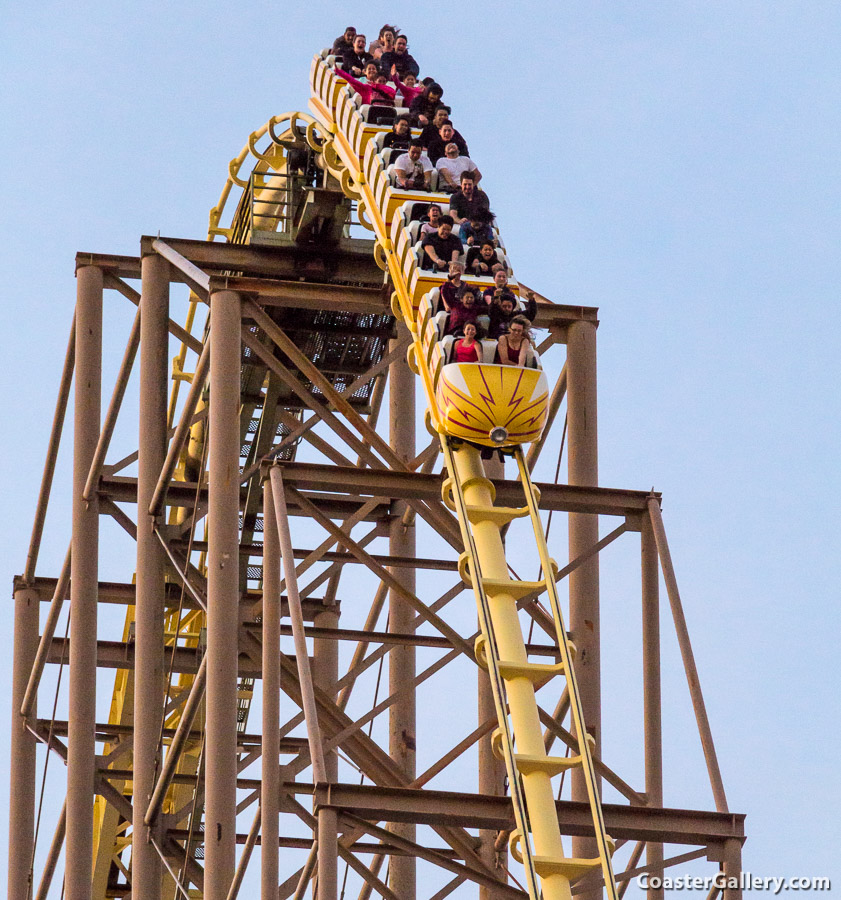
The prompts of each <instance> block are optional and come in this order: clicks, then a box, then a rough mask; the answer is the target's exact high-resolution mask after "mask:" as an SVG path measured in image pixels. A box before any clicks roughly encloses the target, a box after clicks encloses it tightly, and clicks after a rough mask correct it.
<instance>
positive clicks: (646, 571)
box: [640, 516, 664, 900]
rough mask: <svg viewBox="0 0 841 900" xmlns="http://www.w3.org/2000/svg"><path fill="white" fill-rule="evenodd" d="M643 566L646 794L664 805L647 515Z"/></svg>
mask: <svg viewBox="0 0 841 900" xmlns="http://www.w3.org/2000/svg"><path fill="white" fill-rule="evenodd" d="M640 558H641V569H642V691H643V725H644V728H643V741H644V745H645V746H644V753H645V795H646V798H647V799H648V805H649V806H655V807H656V806H662V805H663V737H662V721H661V720H662V714H661V710H662V705H661V699H660V567H659V562H658V558H657V542H656V540H655V538H654V528H653V526H652V523H651V519H650V517H648V516H646V517H644V518H643V521H642V532H641V533H640ZM645 862H646V865H648V866H651V867H652V869H653V871H654V872H655V873H657V871H658V867H659V866H662V865H663V845H662V844H658V843H656V842H652V843H648V844H646V847H645ZM647 895H648V900H663V897H664V889H663V887H662V886H661V887H658V888H655V887H651V886H649V888H648V890H647Z"/></svg>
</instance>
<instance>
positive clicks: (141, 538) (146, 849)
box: [131, 254, 169, 900]
mask: <svg viewBox="0 0 841 900" xmlns="http://www.w3.org/2000/svg"><path fill="white" fill-rule="evenodd" d="M141 277H142V287H141V293H140V314H141V315H140V429H139V443H138V460H137V465H138V479H137V604H136V607H135V665H134V747H133V750H134V763H133V768H134V791H133V802H132V806H133V816H132V828H133V832H134V839H133V841H132V854H131V876H132V891H133V893H135V894H137V895H138V896H140V897H143V898H144V900H146V898H148V900H157V898H159V897H160V896H161V884H162V875H163V867H162V865H161V860H160V857H159V856H158V853H157V851H156V850H155V847H154V846H153V844H152V843H151V841H150V837H151V836H156V837H157V836H158V832H159V831H160V829H159V827H158V826H156V825H152V826H151V827H150V826H148V825H146V823H145V822H144V818H145V816H146V810H147V808H148V806H149V800H150V799H151V796H152V790H153V788H154V785H155V774H156V765H155V763H156V758H157V755H158V752H159V748H158V736H159V734H160V728H161V715H162V710H163V698H164V694H163V691H164V678H165V671H166V670H165V666H164V591H165V589H166V584H165V578H164V572H165V558H164V552H163V547H162V546H161V544H160V541H159V540H158V538H157V536H156V535H155V530H154V529H155V524H156V522H155V518H154V517H153V516H151V515H150V514H149V505H150V503H151V502H152V495H153V494H154V492H155V485H156V484H157V481H158V478H159V476H160V472H161V468H162V467H163V464H164V459H165V457H166V418H167V359H168V356H169V354H168V349H169V263H168V262H167V261H166V260H165V259H163V257H160V256H158V255H157V254H153V255H151V256H144V257H143V260H142V261H141Z"/></svg>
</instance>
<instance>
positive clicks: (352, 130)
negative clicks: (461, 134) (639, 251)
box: [310, 56, 619, 900]
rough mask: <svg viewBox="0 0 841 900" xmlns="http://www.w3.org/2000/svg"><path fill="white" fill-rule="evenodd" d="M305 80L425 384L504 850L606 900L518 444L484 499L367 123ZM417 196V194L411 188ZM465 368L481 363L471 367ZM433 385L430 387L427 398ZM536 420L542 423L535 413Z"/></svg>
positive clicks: (322, 80)
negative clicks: (542, 603)
mask: <svg viewBox="0 0 841 900" xmlns="http://www.w3.org/2000/svg"><path fill="white" fill-rule="evenodd" d="M312 88H313V98H312V99H311V101H310V107H311V109H312V111H313V112H314V114H315V115H316V117H317V118H318V119H320V120H321V122H322V124H323V126H324V129H325V131H327V132H328V133H330V134H332V135H333V139H332V141H328V142H327V143H326V144H325V147H324V149H323V158H324V161H325V164H326V165H327V166H328V167H329V168H330V169H331V170H332V172H333V174H335V175H336V176H337V177H338V178H339V179H340V180H341V183H342V186H343V188H344V190H345V192H346V193H348V194H349V195H356V196H357V197H358V200H357V202H358V206H359V209H360V218H362V214H363V213H364V214H366V215H367V216H368V218H369V220H370V223H371V226H372V228H373V230H374V232H375V233H376V236H377V249H376V252H375V253H376V256H377V257H378V261H379V262H380V264H381V265H383V263H384V264H385V266H387V269H388V273H389V275H390V277H391V281H392V283H393V285H394V288H395V293H394V296H393V298H392V309H393V311H394V312H395V314H396V315H398V314H399V315H400V316H401V317H402V319H403V321H404V322H405V324H406V325H407V326H408V328H409V330H410V332H411V334H412V337H413V344H412V347H411V348H410V358H409V361H410V365H411V366H412V368H413V370H414V371H415V372H416V373H417V374H419V375H420V377H421V380H422V382H423V385H424V389H425V391H426V396H427V403H428V409H429V416H428V420H427V421H428V425H429V426H430V430H435V431H437V432H438V433H439V434H440V437H441V445H442V448H443V452H444V459H445V462H446V467H447V470H448V473H449V478H448V479H447V480H446V481H445V483H444V502H445V503H446V504H447V505H448V506H449V507H450V508H451V509H452V510H453V511H454V512H455V513H456V514H457V516H458V520H459V525H460V529H461V534H462V539H463V542H464V546H465V548H466V549H465V552H464V553H463V554H462V556H461V558H460V561H459V571H460V572H461V575H462V578H463V579H464V580H465V582H466V583H468V584H471V585H472V587H473V591H474V593H475V596H476V602H477V606H478V610H479V619H480V622H481V630H482V634H481V636H480V637H479V638H478V639H477V644H476V658H477V662H479V663H480V665H483V666H484V667H485V668H487V670H488V673H489V675H490V681H491V685H492V689H493V696H494V704H495V707H496V712H497V717H498V720H499V726H498V728H497V729H496V731H495V732H494V735H493V747H494V753H495V754H496V755H497V756H499V757H500V758H502V759H504V760H505V765H506V769H507V772H508V779H509V783H510V785H511V795H512V800H513V804H514V811H515V817H516V822H517V829H516V830H515V831H514V832H512V834H511V838H510V849H511V853H512V855H513V856H514V858H515V859H517V860H518V861H520V862H522V863H523V865H524V867H525V872H526V879H527V883H528V891H529V896H530V898H531V900H540V898H541V897H544V898H545V900H569V898H570V897H571V896H572V892H571V887H570V885H571V884H572V883H573V882H574V881H575V880H576V879H577V878H580V877H582V876H583V875H586V874H588V873H590V872H592V871H593V870H594V869H597V868H600V869H601V872H602V875H603V878H604V883H605V887H606V890H607V895H608V897H609V898H610V900H618V896H619V895H618V892H617V888H616V882H615V880H614V876H613V870H612V866H611V855H612V853H613V850H614V842H613V841H612V839H611V838H610V837H609V836H608V835H607V833H606V831H605V826H604V820H603V817H602V810H601V801H600V798H599V790H598V782H597V779H596V774H595V769H594V767H593V759H592V755H591V750H592V748H591V740H592V739H591V738H590V736H589V735H588V734H587V730H586V724H585V722H584V714H583V709H582V705H581V699H580V696H579V692H578V685H577V682H576V679H575V670H574V666H573V656H574V647H573V645H572V644H571V642H570V641H569V640H568V638H567V634H566V629H565V627H564V620H563V615H562V611H561V605H560V600H559V597H558V590H557V585H556V583H555V571H556V570H557V565H556V563H555V562H554V560H552V559H551V558H550V557H549V551H548V548H547V546H546V538H545V535H544V532H543V525H542V522H541V520H540V515H539V512H538V498H537V496H536V493H537V492H536V488H535V487H534V486H533V484H532V482H531V478H530V475H529V470H528V466H527V465H526V462H525V458H524V456H523V452H522V448H521V446H519V444H514V445H509V450H510V451H511V452H513V453H514V456H515V458H516V460H517V465H518V468H519V476H520V481H521V484H522V486H523V490H524V493H525V506H523V507H522V508H519V509H517V508H511V507H500V506H494V491H493V484H492V483H491V482H490V481H489V480H488V479H487V478H486V477H485V474H484V467H483V465H482V462H481V459H480V454H479V449H478V448H477V447H476V446H474V445H472V444H471V443H465V442H464V441H463V440H461V439H460V438H458V437H453V435H452V429H451V428H450V427H449V421H448V419H447V410H446V409H445V408H443V405H442V404H441V394H440V385H441V383H442V372H441V370H442V369H443V367H444V360H441V359H440V358H439V357H440V354H436V352H435V351H436V347H435V343H436V341H435V336H434V334H431V327H432V326H431V323H430V320H429V316H428V315H424V314H423V312H422V298H423V296H424V294H426V293H427V291H428V290H430V289H432V287H433V284H431V283H429V282H428V281H427V280H425V278H424V276H423V275H422V274H421V272H420V270H418V268H417V265H416V262H415V260H414V258H413V255H412V254H411V253H409V252H407V249H406V248H407V247H408V238H407V236H406V233H405V231H406V229H405V222H404V219H403V217H402V216H401V215H400V214H399V213H398V211H397V202H399V201H397V199H396V198H395V196H394V194H393V192H392V191H391V189H390V187H389V185H388V181H387V177H386V175H385V172H384V170H383V167H382V163H381V161H380V159H379V157H378V156H377V154H376V146H375V144H374V141H373V140H372V139H371V138H372V136H373V135H372V131H373V130H372V129H370V127H369V126H366V123H364V121H363V120H362V117H361V116H360V114H359V112H358V111H357V110H356V108H355V106H354V103H353V101H352V100H351V98H350V96H349V95H348V93H347V92H346V90H345V89H344V82H343V81H342V79H341V78H339V77H338V76H337V75H336V74H335V73H334V72H333V71H332V70H331V69H330V68H328V66H327V65H326V64H325V62H324V60H323V59H322V58H321V57H318V56H316V57H315V59H314V60H313V64H312ZM366 138H367V139H366ZM427 196H428V195H427ZM418 199H419V200H421V199H423V195H421V196H420V197H419V198H418ZM437 357H438V358H437ZM474 367H475V368H482V367H478V366H475V364H474ZM465 368H466V367H465ZM486 368H489V369H490V368H492V369H498V370H500V371H499V375H500V379H502V378H503V377H505V376H508V377H511V376H513V375H515V374H516V373H518V372H522V370H518V369H517V368H516V367H503V366H489V367H486ZM436 388H439V392H438V393H437V394H436ZM526 399H527V400H528V399H531V398H530V397H526ZM536 418H537V420H538V421H539V422H540V423H541V426H542V421H543V420H542V419H541V418H540V414H539V412H538V413H537V414H536ZM540 430H542V428H541V429H539V430H538V432H537V434H536V435H535V437H534V438H533V439H537V437H539V433H540ZM457 433H458V432H457ZM486 434H487V433H486ZM483 437H485V440H484V441H483V443H486V444H488V443H490V441H489V440H488V439H487V437H486V436H483ZM525 516H528V517H529V518H530V519H531V523H532V527H533V531H534V539H535V543H536V546H537V550H538V553H539V556H540V562H541V566H542V572H543V580H542V581H540V582H526V581H514V580H512V579H511V578H510V576H509V574H508V566H507V563H506V561H505V546H504V542H503V531H502V529H503V528H504V527H505V526H506V525H508V523H510V522H511V521H512V520H513V519H516V518H520V517H525ZM544 591H545V592H546V593H547V594H548V596H549V601H550V605H551V609H552V615H553V618H554V623H555V632H556V637H557V641H558V647H559V649H560V655H561V661H560V663H557V664H554V665H546V664H536V663H531V662H529V660H528V656H527V653H526V648H525V642H524V639H523V634H522V630H521V627H520V622H519V618H518V614H517V601H518V600H520V599H522V598H525V597H527V596H530V595H532V596H533V595H535V594H540V593H542V592H544ZM560 675H563V676H564V677H565V679H566V686H567V689H568V691H569V697H570V708H571V712H572V716H573V722H574V725H575V729H576V735H577V736H578V754H577V755H576V756H571V757H555V756H547V755H546V752H545V749H544V743H543V737H542V732H541V728H540V721H539V718H538V709H537V700H536V697H535V690H536V685H542V684H544V683H546V681H548V680H549V679H550V678H553V677H555V676H560ZM582 736H584V739H583V740H582ZM573 767H581V769H582V770H583V773H584V778H585V781H586V785H587V793H588V797H589V803H590V809H591V813H592V819H593V825H594V829H595V834H596V841H597V845H598V849H599V855H598V857H595V858H593V859H576V858H572V857H568V856H566V855H565V853H564V848H563V843H562V840H561V834H560V829H559V826H558V819H557V814H556V812H555V806H554V793H553V789H552V777H553V776H554V775H557V774H560V773H561V772H563V771H565V770H567V769H571V768H573Z"/></svg>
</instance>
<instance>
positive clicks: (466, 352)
mask: <svg viewBox="0 0 841 900" xmlns="http://www.w3.org/2000/svg"><path fill="white" fill-rule="evenodd" d="M481 337H482V333H481V329H480V328H479V327H478V326H477V325H476V323H475V322H467V323H466V324H465V326H464V337H463V338H461V339H460V340H458V341H456V342H455V344H453V362H457V363H472V362H480V361H481V359H482V345H481V344H480V343H479V341H480V340H481Z"/></svg>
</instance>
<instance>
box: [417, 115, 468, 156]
mask: <svg viewBox="0 0 841 900" xmlns="http://www.w3.org/2000/svg"><path fill="white" fill-rule="evenodd" d="M421 137H423V134H422V133H421ZM447 144H455V145H456V146H457V147H458V152H459V154H460V155H461V156H470V152H469V151H468V149H467V141H465V139H464V138H463V137H462V136H461V135H460V134H459V133H458V132H457V131H456V130H455V128H453V123H452V122H451V121H450V120H449V119H444V121H443V122H442V123H441V126H440V128H439V129H438V137H436V138H432V140H431V141H430V142H429V146H428V147H427V153H428V155H429V161H430V162H431V163H432V165H433V166H434V165H435V163H437V162H438V160H439V159H441V157H442V156H446V153H447Z"/></svg>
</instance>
